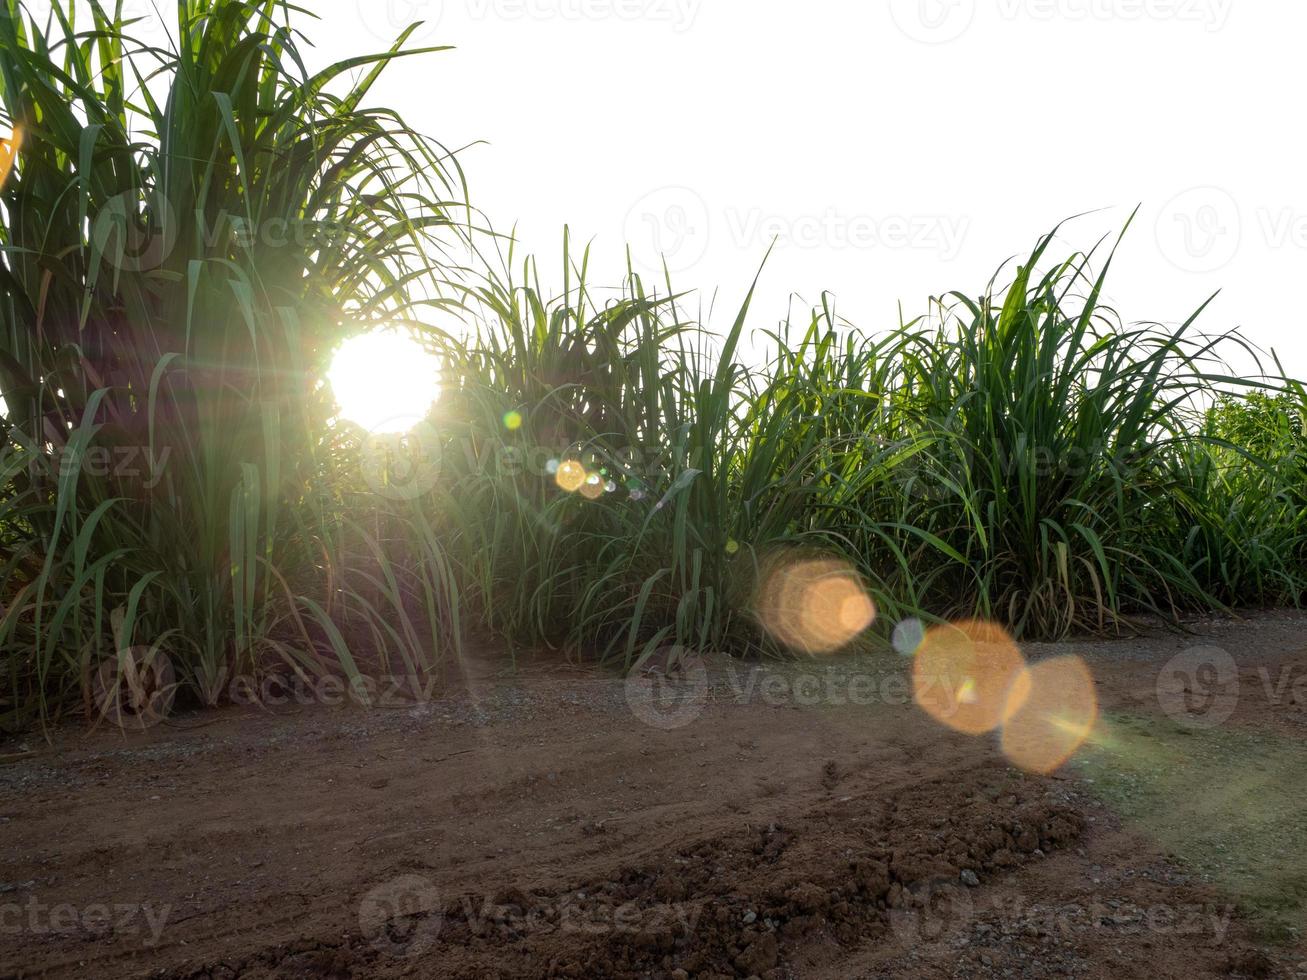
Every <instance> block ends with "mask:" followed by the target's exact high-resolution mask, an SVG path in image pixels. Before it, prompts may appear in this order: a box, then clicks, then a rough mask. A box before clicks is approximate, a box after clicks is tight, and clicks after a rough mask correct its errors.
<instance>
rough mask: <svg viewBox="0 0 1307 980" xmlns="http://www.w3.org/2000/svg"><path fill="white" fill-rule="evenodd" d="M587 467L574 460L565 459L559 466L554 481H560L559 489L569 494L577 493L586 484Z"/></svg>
mask: <svg viewBox="0 0 1307 980" xmlns="http://www.w3.org/2000/svg"><path fill="white" fill-rule="evenodd" d="M585 477H586V473H585V467H584V466H582V465H581V464H580V463H578V462H577V461H576V460H574V459H565V460H563V462H561V463H559V464H558V472H557V473H555V474H554V479H555V480H557V481H558V485H559V487H561V488H562V489H564V490H566V491H567V492H568V493H576V491H578V490H580V489H581V486H582V485H583V484H584V483H585Z"/></svg>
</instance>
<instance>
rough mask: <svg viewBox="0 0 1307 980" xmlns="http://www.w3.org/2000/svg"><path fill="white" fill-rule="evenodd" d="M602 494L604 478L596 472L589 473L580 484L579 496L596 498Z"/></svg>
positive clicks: (589, 498)
mask: <svg viewBox="0 0 1307 980" xmlns="http://www.w3.org/2000/svg"><path fill="white" fill-rule="evenodd" d="M603 495H604V479H603V477H601V476H600V475H599V474H598V473H591V474H590V475H589V476H587V477H586V478H585V482H584V483H582V484H581V496H582V497H584V498H585V499H586V500H598V499H599V498H600V497H602V496H603Z"/></svg>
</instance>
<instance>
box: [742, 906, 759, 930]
mask: <svg viewBox="0 0 1307 980" xmlns="http://www.w3.org/2000/svg"><path fill="white" fill-rule="evenodd" d="M757 921H758V913H757V912H755V911H754V910H753V909H749V911H747V912H745V913H744V924H745V925H746V926H751V925H753V924H754V923H755V922H757Z"/></svg>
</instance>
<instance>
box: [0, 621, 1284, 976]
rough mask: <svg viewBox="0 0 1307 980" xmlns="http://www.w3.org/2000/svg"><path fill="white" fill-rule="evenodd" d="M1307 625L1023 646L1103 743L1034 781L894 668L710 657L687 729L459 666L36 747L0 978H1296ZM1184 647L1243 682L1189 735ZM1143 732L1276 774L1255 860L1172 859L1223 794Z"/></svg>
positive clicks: (17, 783)
mask: <svg viewBox="0 0 1307 980" xmlns="http://www.w3.org/2000/svg"><path fill="white" fill-rule="evenodd" d="M1304 626H1307V621H1304V620H1303V619H1300V618H1298V617H1296V616H1288V615H1275V616H1269V617H1264V618H1262V619H1260V620H1259V621H1258V622H1256V623H1246V624H1219V623H1205V624H1201V628H1202V629H1203V631H1204V633H1205V634H1206V635H1205V637H1204V638H1203V639H1202V640H1195V639H1194V638H1193V637H1183V636H1178V635H1173V634H1162V635H1158V636H1154V637H1150V638H1148V639H1146V640H1129V641H1120V642H1116V643H1097V642H1096V643H1088V644H1086V643H1082V644H1068V645H1060V646H1056V647H1055V646H1041V647H1034V648H1031V649H1029V650H1028V651H1027V652H1028V653H1030V654H1031V655H1032V656H1043V655H1048V654H1056V653H1065V652H1076V653H1079V654H1082V655H1084V656H1085V658H1086V660H1087V661H1088V663H1089V665H1090V667H1091V669H1092V671H1093V673H1094V676H1095V679H1096V682H1097V684H1098V689H1099V695H1100V701H1101V704H1102V708H1103V712H1104V731H1106V732H1108V733H1110V737H1105V738H1104V739H1103V740H1102V742H1101V744H1097V745H1095V746H1092V747H1090V748H1087V749H1086V750H1085V751H1084V752H1083V753H1082V756H1083V758H1079V759H1077V760H1076V761H1075V762H1073V763H1071V764H1070V765H1068V766H1067V767H1064V769H1063V770H1062V771H1061V772H1059V773H1058V774H1056V775H1054V776H1051V777H1042V776H1034V775H1026V774H1023V773H1021V772H1019V771H1017V770H1015V769H1013V768H1011V767H1010V766H1009V765H1008V763H1007V762H1006V761H1005V759H1004V758H1003V756H1002V754H1001V752H999V751H998V749H997V746H996V744H995V739H993V738H991V737H985V738H969V737H965V736H962V735H957V734H953V733H951V732H949V731H947V730H945V729H943V728H941V727H940V726H939V725H937V724H935V723H934V722H932V721H930V720H929V719H928V718H927V717H925V716H924V715H923V714H922V712H921V711H920V710H919V709H917V708H916V707H915V706H913V705H912V704H910V703H906V702H907V699H906V698H905V697H904V693H905V692H906V691H907V690H908V685H907V682H906V669H905V667H906V665H905V662H904V661H902V660H899V659H897V658H895V657H894V656H893V655H887V656H881V657H876V658H869V659H865V660H860V661H839V662H831V661H821V662H816V663H813V664H805V665H794V666H786V667H757V666H754V667H749V668H744V667H738V666H730V665H727V664H724V663H722V662H719V661H714V662H713V663H712V665H711V672H710V676H709V681H710V683H709V685H708V686H707V687H706V688H703V689H701V691H700V692H699V693H702V694H703V695H704V700H705V703H704V704H703V705H702V710H698V711H695V712H690V714H691V715H693V717H692V718H689V719H688V721H687V723H686V724H684V725H682V726H680V727H675V728H660V727H657V726H655V725H650V724H648V723H646V722H644V721H641V720H640V718H641V716H647V711H646V710H645V709H644V707H642V703H641V702H639V698H638V695H639V694H640V692H641V691H642V690H643V689H642V688H640V689H635V694H636V695H637V697H636V701H637V710H633V709H632V707H631V698H630V696H628V688H627V686H626V685H624V684H623V682H621V681H620V680H613V679H611V678H608V677H604V676H600V675H597V674H593V673H583V672H579V671H567V670H547V669H544V668H530V669H526V670H523V671H520V672H518V673H515V674H508V673H506V672H499V671H496V670H493V669H492V670H487V669H485V668H484V665H482V666H481V667H478V668H476V669H473V668H471V667H469V668H468V673H467V683H466V684H465V685H464V688H463V690H461V691H460V692H458V693H451V694H449V695H447V696H445V697H442V698H440V699H439V700H436V701H434V702H431V703H426V704H420V705H411V704H396V705H394V706H391V707H387V708H378V709H375V710H372V711H364V710H362V709H360V708H358V707H355V706H348V705H346V706H340V707H323V706H321V705H305V706H298V705H289V706H281V707H277V708H274V709H271V710H262V709H257V708H231V709H225V710H223V711H220V712H215V713H207V714H199V715H190V716H186V717H183V718H179V719H175V720H174V721H173V722H172V723H170V724H167V725H163V726H160V727H157V728H154V729H152V730H150V731H149V732H146V733H143V734H134V735H121V734H118V733H111V732H106V731H103V730H101V731H98V732H95V733H92V734H90V735H87V734H86V733H84V732H82V731H80V730H64V731H61V732H58V733H56V734H55V735H54V737H53V742H52V743H47V742H45V741H43V740H40V739H39V738H29V739H28V741H27V743H26V744H25V745H17V744H15V745H10V746H7V747H2V748H0V756H2V757H3V759H4V760H6V764H4V765H0V975H5V976H7V975H21V976H28V975H32V976H36V975H48V976H93V977H114V976H158V977H168V978H192V977H193V978H200V977H213V978H218V977H223V978H228V977H248V978H255V977H267V978H270V977H285V978H289V977H321V978H347V977H373V976H378V977H393V976H413V977H445V976H451V977H483V976H484V977H539V976H575V977H605V976H618V977H661V978H669V980H671V978H676V980H679V978H682V977H714V976H718V977H736V976H738V977H750V976H757V977H777V978H781V977H832V978H833V977H898V976H911V977H916V976H922V977H951V976H959V977H972V976H982V977H983V976H994V977H1044V976H1076V977H1088V978H1099V977H1102V978H1113V980H1119V978H1123V977H1131V976H1151V977H1184V978H1186V980H1189V978H1197V977H1215V976H1289V977H1292V976H1304V975H1307V949H1305V948H1304V946H1303V945H1302V938H1301V937H1302V934H1301V932H1294V929H1296V928H1298V926H1299V925H1301V922H1302V917H1301V914H1302V912H1303V909H1304V908H1307V889H1305V890H1304V891H1303V892H1301V893H1299V892H1298V891H1295V889H1297V888H1298V885H1299V884H1300V883H1304V882H1307V874H1304V873H1303V869H1304V860H1305V859H1304V849H1307V826H1303V824H1304V821H1302V820H1301V809H1300V807H1301V793H1302V789H1303V786H1304V783H1303V782H1302V772H1303V769H1302V768H1301V766H1300V765H1299V763H1300V762H1302V761H1304V756H1303V755H1302V754H1301V751H1302V750H1301V746H1302V745H1303V735H1304V734H1305V733H1307V704H1302V703H1298V702H1296V701H1295V696H1294V688H1293V685H1292V683H1289V684H1288V685H1281V686H1280V687H1279V688H1278V691H1279V695H1280V696H1278V697H1275V698H1270V697H1269V695H1268V694H1267V691H1268V690H1271V691H1275V690H1277V688H1276V687H1275V686H1274V685H1272V687H1271V688H1270V689H1268V688H1267V686H1266V684H1265V677H1266V676H1268V674H1269V676H1271V677H1272V678H1283V677H1285V676H1288V677H1289V678H1290V680H1291V681H1292V679H1293V677H1294V676H1296V675H1295V673H1294V672H1295V671H1299V670H1301V671H1302V672H1303V676H1307V655H1305V654H1304V649H1305V645H1304V637H1307V632H1305V631H1304ZM1198 642H1201V643H1216V644H1219V645H1221V646H1223V647H1225V648H1226V649H1229V650H1230V651H1231V652H1233V653H1234V654H1235V656H1236V657H1237V659H1238V660H1239V663H1240V698H1239V702H1238V705H1237V707H1236V709H1235V710H1234V713H1233V715H1232V717H1231V718H1230V719H1229V720H1228V721H1226V722H1223V723H1222V725H1220V726H1219V727H1214V728H1212V729H1210V730H1208V731H1206V732H1204V733H1202V734H1201V735H1196V734H1195V733H1193V732H1190V731H1189V730H1187V729H1185V728H1184V727H1183V726H1176V724H1175V723H1174V722H1173V721H1172V720H1171V719H1170V718H1168V717H1167V716H1166V715H1165V714H1164V713H1163V711H1162V710H1161V708H1160V707H1159V701H1158V698H1157V694H1156V688H1157V676H1158V672H1159V669H1160V668H1161V666H1162V665H1163V664H1164V663H1166V662H1167V660H1168V659H1169V658H1170V657H1171V656H1172V655H1173V654H1175V653H1178V652H1179V651H1181V650H1183V649H1184V648H1185V647H1187V646H1192V645H1194V644H1195V643H1198ZM1286 672H1287V673H1286ZM851 677H856V678H858V681H857V683H858V684H860V685H861V686H860V687H856V688H855V687H853V686H851V682H850V680H849V678H851ZM814 678H815V680H814ZM642 683H646V682H643V681H642ZM647 683H653V682H652V681H650V682H647ZM851 691H857V692H860V693H858V694H857V695H856V696H851V695H850V692H851ZM664 724H666V722H664ZM1132 726H1133V727H1132ZM1136 730H1138V732H1139V733H1141V734H1139V735H1138V737H1137V738H1136V735H1135V734H1132V733H1136ZM1245 737H1246V738H1251V739H1255V740H1258V741H1256V743H1255V744H1256V746H1257V747H1259V748H1258V749H1257V751H1258V752H1260V753H1261V754H1255V753H1254V754H1253V755H1249V754H1248V753H1249V752H1253V749H1250V748H1248V746H1247V745H1246V744H1245V741H1241V740H1242V739H1245ZM1155 741H1158V742H1161V743H1163V744H1164V746H1165V749H1166V753H1163V754H1161V755H1159V756H1158V759H1161V760H1163V761H1162V762H1158V763H1157V765H1158V766H1159V767H1161V768H1160V769H1159V770H1158V771H1159V772H1160V771H1161V770H1162V769H1164V770H1165V773H1175V772H1181V773H1184V772H1189V771H1190V770H1188V769H1185V768H1184V766H1183V765H1180V767H1179V768H1178V769H1177V765H1179V764H1178V763H1176V762H1175V760H1176V759H1179V760H1181V762H1182V763H1187V761H1188V756H1186V753H1190V754H1192V755H1193V757H1194V760H1196V761H1194V765H1198V764H1199V763H1202V764H1204V765H1208V768H1207V769H1203V770H1201V771H1202V772H1203V773H1208V774H1210V773H1211V772H1218V773H1220V772H1224V773H1229V772H1232V771H1242V770H1251V767H1254V766H1257V767H1261V770H1263V771H1265V772H1267V773H1269V774H1270V775H1272V776H1274V777H1275V779H1274V781H1273V783H1272V782H1271V781H1269V777H1268V783H1267V785H1274V786H1280V785H1281V784H1282V783H1284V782H1285V780H1284V779H1283V778H1281V777H1282V775H1285V774H1287V775H1288V785H1287V788H1286V789H1284V790H1283V792H1287V793H1288V794H1290V795H1289V804H1291V805H1292V808H1293V812H1294V813H1295V814H1296V816H1295V817H1294V819H1293V820H1290V821H1289V822H1288V823H1285V822H1284V821H1283V820H1280V819H1278V816H1277V815H1278V814H1279V813H1280V811H1279V810H1277V809H1275V807H1274V806H1272V803H1273V801H1271V800H1269V798H1268V797H1266V793H1267V792H1270V791H1268V790H1266V789H1264V788H1263V789H1262V790H1261V791H1260V792H1261V793H1262V801H1261V802H1260V803H1259V804H1255V805H1254V808H1255V809H1256V810H1257V813H1258V815H1259V819H1260V821H1261V822H1260V823H1258V824H1256V827H1255V828H1254V829H1255V831H1256V832H1255V833H1253V834H1252V835H1251V837H1258V834H1260V835H1261V838H1258V839H1262V838H1265V840H1267V841H1268V842H1269V843H1268V844H1267V846H1268V847H1270V848H1272V849H1273V852H1274V853H1273V855H1272V858H1273V860H1270V859H1268V860H1267V861H1261V857H1262V856H1261V855H1260V853H1259V852H1257V851H1256V848H1255V847H1253V848H1252V851H1253V852H1254V853H1252V855H1251V856H1249V855H1248V854H1246V853H1245V851H1246V850H1248V848H1245V847H1241V846H1240V845H1239V842H1238V841H1236V842H1235V844H1233V845H1232V844H1230V843H1229V842H1228V841H1227V842H1225V843H1219V844H1213V845H1212V846H1211V848H1208V847H1207V846H1206V845H1205V844H1204V846H1201V847H1200V846H1197V845H1195V846H1194V847H1188V846H1187V842H1188V841H1189V840H1190V837H1193V838H1194V839H1195V840H1197V839H1198V838H1202V835H1201V834H1199V833H1195V834H1192V835H1188V836H1187V835H1186V834H1185V833H1184V832H1183V830H1184V828H1185V827H1189V828H1190V829H1192V830H1194V831H1200V830H1204V829H1206V828H1207V825H1208V824H1209V823H1210V824H1216V823H1218V822H1221V821H1226V822H1227V823H1228V817H1227V815H1226V812H1225V811H1221V810H1214V809H1213V808H1212V806H1213V804H1212V800H1213V798H1214V795H1215V796H1219V795H1220V793H1221V791H1222V789H1223V787H1222V786H1220V785H1211V784H1210V783H1207V784H1197V783H1194V782H1193V780H1191V784H1188V785H1182V787H1181V788H1180V789H1179V790H1176V789H1175V788H1174V787H1173V786H1172V785H1171V783H1165V782H1163V781H1162V776H1161V775H1156V774H1154V775H1151V776H1150V775H1149V774H1150V773H1153V772H1154V770H1153V769H1152V768H1149V766H1148V765H1145V763H1146V762H1148V761H1149V759H1150V758H1151V757H1150V756H1148V755H1147V753H1143V752H1142V751H1140V750H1139V749H1138V748H1137V745H1138V743H1141V742H1148V743H1149V744H1150V745H1151V744H1152V743H1153V742H1155ZM1249 744H1252V743H1249ZM1195 746H1197V747H1195ZM1231 746H1233V748H1232V747H1231ZM1268 746H1269V747H1268ZM6 753H7V754H6ZM1248 759H1252V761H1251V762H1248V761H1247V760H1248ZM1141 760H1142V761H1141ZM1213 760H1215V761H1213ZM1268 760H1269V761H1268ZM1217 763H1220V764H1221V765H1224V768H1220V766H1218V767H1217V768H1216V769H1212V768H1211V766H1212V765H1217ZM1193 772H1195V773H1197V772H1198V770H1193ZM1123 774H1125V775H1123ZM1117 777H1119V782H1114V781H1113V780H1114V779H1115V778H1117ZM1195 778H1197V777H1195ZM1222 778H1224V777H1222ZM1230 778H1231V779H1232V778H1233V777H1230ZM1294 780H1297V783H1296V785H1295V783H1294ZM1150 793H1151V794H1152V795H1149V794H1150ZM1166 794H1169V795H1166ZM1155 797H1156V799H1155ZM1235 803H1237V801H1232V802H1231V805H1232V806H1233V805H1235ZM1239 805H1241V806H1244V807H1245V809H1246V808H1247V806H1248V805H1247V804H1239ZM1258 828H1259V829H1258ZM1286 828H1288V829H1286ZM1236 829H1237V828H1236ZM1244 836H1249V835H1244ZM1240 839H1241V840H1242V838H1240ZM1203 840H1205V838H1203ZM1222 840H1224V839H1222ZM1250 846H1251V845H1250ZM1212 848H1218V850H1213V849H1212ZM1214 855H1215V856H1214ZM1259 862H1260V863H1259ZM1272 864H1273V865H1274V866H1275V868H1276V870H1277V872H1278V873H1279V877H1277V878H1276V879H1275V880H1276V882H1277V884H1276V888H1277V889H1279V890H1277V891H1275V892H1274V894H1273V895H1272V896H1271V898H1274V899H1275V903H1271V904H1273V905H1274V908H1275V911H1276V914H1277V916H1278V918H1276V919H1275V921H1276V923H1277V924H1278V925H1280V926H1283V928H1282V929H1281V930H1280V931H1279V932H1278V933H1277V934H1276V935H1275V936H1274V937H1273V938H1274V941H1272V939H1271V937H1269V936H1268V931H1267V926H1268V922H1269V921H1270V920H1269V919H1267V918H1266V917H1265V916H1264V914H1263V913H1265V911H1266V909H1268V908H1270V907H1271V905H1270V904H1267V902H1269V901H1270V899H1267V902H1262V903H1261V904H1259V899H1261V898H1266V896H1265V895H1262V894H1261V893H1259V892H1258V891H1257V887H1258V886H1259V885H1260V884H1261V883H1263V882H1264V881H1266V880H1269V877H1270V872H1269V871H1259V870H1258V869H1262V868H1270V867H1271V865H1272ZM1248 868H1252V869H1253V871H1252V872H1249V873H1248V874H1247V875H1245V876H1244V877H1242V878H1241V877H1240V876H1239V873H1238V872H1239V871H1240V869H1244V870H1247V869H1248ZM1295 896H1298V897H1299V898H1301V901H1298V900H1297V898H1295ZM1277 903H1278V904H1277ZM1236 906H1237V907H1236ZM1267 914H1269V913H1267ZM1295 922H1296V923H1297V924H1296V925H1295ZM1286 923H1288V924H1287V925H1285V924H1286Z"/></svg>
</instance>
